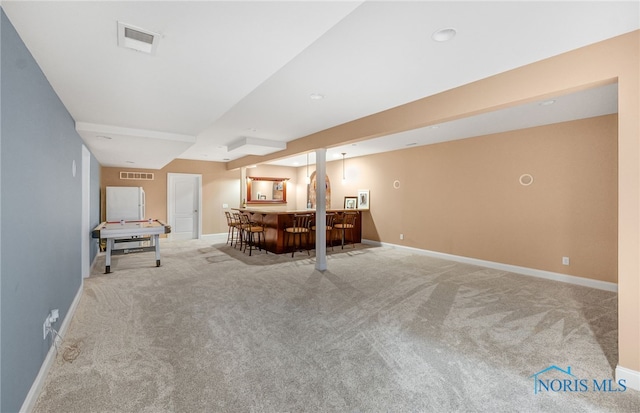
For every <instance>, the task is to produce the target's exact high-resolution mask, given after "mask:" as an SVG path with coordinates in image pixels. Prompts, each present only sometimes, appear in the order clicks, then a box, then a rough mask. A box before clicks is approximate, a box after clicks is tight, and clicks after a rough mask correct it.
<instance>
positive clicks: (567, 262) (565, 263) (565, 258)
mask: <svg viewBox="0 0 640 413" xmlns="http://www.w3.org/2000/svg"><path fill="white" fill-rule="evenodd" d="M562 265H569V257H562Z"/></svg>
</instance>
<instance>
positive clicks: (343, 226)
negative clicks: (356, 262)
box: [333, 211, 358, 249]
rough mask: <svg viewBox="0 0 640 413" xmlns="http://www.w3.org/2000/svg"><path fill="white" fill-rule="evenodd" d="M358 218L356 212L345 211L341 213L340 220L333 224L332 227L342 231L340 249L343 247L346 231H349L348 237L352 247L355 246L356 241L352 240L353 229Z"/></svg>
mask: <svg viewBox="0 0 640 413" xmlns="http://www.w3.org/2000/svg"><path fill="white" fill-rule="evenodd" d="M357 218H358V213H357V212H351V211H345V212H344V213H343V214H342V220H341V222H338V223H336V224H334V225H333V227H334V228H335V229H337V230H339V231H341V232H342V249H344V242H345V238H346V236H345V235H346V232H347V230H348V231H349V235H350V238H351V240H352V242H351V243H352V244H353V248H355V247H356V243H355V242H353V229H354V228H355V227H356V219H357Z"/></svg>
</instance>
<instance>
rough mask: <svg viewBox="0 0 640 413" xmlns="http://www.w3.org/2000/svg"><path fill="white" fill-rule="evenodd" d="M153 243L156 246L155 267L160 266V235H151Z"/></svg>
mask: <svg viewBox="0 0 640 413" xmlns="http://www.w3.org/2000/svg"><path fill="white" fill-rule="evenodd" d="M153 242H154V243H155V244H156V267H159V266H160V235H158V234H154V235H153Z"/></svg>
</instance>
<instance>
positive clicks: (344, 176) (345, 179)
mask: <svg viewBox="0 0 640 413" xmlns="http://www.w3.org/2000/svg"><path fill="white" fill-rule="evenodd" d="M346 154H347V153H346V152H342V183H343V184H344V183H345V182H347V177H346V175H345V174H344V156H345V155H346Z"/></svg>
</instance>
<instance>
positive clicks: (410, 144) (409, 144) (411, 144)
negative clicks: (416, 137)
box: [405, 142, 417, 146]
mask: <svg viewBox="0 0 640 413" xmlns="http://www.w3.org/2000/svg"><path fill="white" fill-rule="evenodd" d="M415 145H417V143H415V142H411V143H408V144H406V145H405V146H415Z"/></svg>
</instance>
